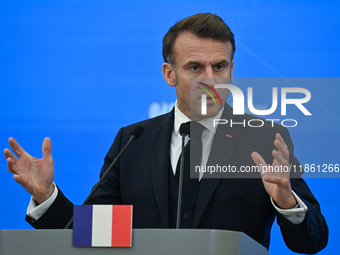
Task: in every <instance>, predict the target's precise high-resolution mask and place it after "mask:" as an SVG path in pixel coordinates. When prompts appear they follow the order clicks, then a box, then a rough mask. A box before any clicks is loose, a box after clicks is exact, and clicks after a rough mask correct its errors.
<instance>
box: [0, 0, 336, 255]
mask: <svg viewBox="0 0 340 255" xmlns="http://www.w3.org/2000/svg"><path fill="white" fill-rule="evenodd" d="M197 12H211V13H216V14H217V15H219V16H221V17H222V18H223V19H224V21H225V22H226V23H227V24H228V25H229V26H230V28H231V29H232V31H233V32H234V34H235V39H236V53H235V58H234V59H235V66H234V77H235V78H339V70H340V63H339V61H340V2H338V1H322V2H321V1H315V0H309V1H305V0H294V1H264V0H253V1H252V0H250V1H249V0H247V1H245V0H243V1H220V2H217V3H213V4H211V3H208V1H201V0H198V1H195V2H192V1H176V0H175V1H171V2H169V1H166V2H160V1H146V0H145V1H121V2H119V1H108V0H107V1H105V0H98V1H94V0H92V1H90V0H88V1H80V0H70V1H66V0H65V1H61V0H60V1H56V0H51V1H45V0H40V1H38V0H37V1H34V0H26V1H17V0H11V1H5V0H1V2H0V88H1V90H0V148H2V149H5V148H6V147H8V142H7V140H8V138H9V137H14V138H15V139H16V140H17V141H18V142H19V143H20V144H21V145H22V147H23V148H24V149H26V151H28V152H29V153H30V154H31V155H33V156H36V157H41V156H42V152H41V146H42V141H43V139H44V137H46V136H48V137H50V138H51V140H52V148H53V151H52V155H53V158H54V161H55V182H56V183H57V184H58V186H59V187H60V188H61V189H62V190H63V192H64V193H65V194H66V195H67V196H68V197H69V199H70V200H71V201H73V202H74V203H75V204H81V203H82V201H83V200H84V199H85V198H86V196H87V195H88V193H89V191H90V190H91V188H92V186H93V185H94V184H95V183H96V181H97V180H98V178H99V170H100V169H101V166H102V163H103V159H104V156H105V154H106V152H107V151H108V149H109V147H110V145H111V144H112V142H113V139H114V137H115V135H116V134H117V132H118V130H119V128H120V127H122V126H124V125H128V124H131V123H134V122H136V121H140V120H143V119H146V118H148V117H149V116H150V114H155V113H156V114H157V111H156V112H155V109H157V108H159V110H158V112H161V111H162V107H163V110H167V109H169V108H171V106H172V105H173V103H174V101H175V91H174V89H173V88H171V87H169V86H168V85H167V84H166V82H165V81H164V79H163V76H162V72H161V66H162V63H163V58H162V39H163V36H164V35H165V33H166V32H167V31H168V29H169V28H170V27H171V26H172V25H174V24H175V23H176V22H177V21H179V20H181V19H183V18H185V17H187V16H190V15H192V14H195V13H197ZM241 80H242V79H240V81H241ZM312 80H314V79H312ZM326 80H328V81H329V79H326ZM318 81H325V80H315V82H311V84H309V85H306V86H304V87H305V88H307V89H308V90H310V91H311V93H312V99H311V101H310V102H308V103H307V104H306V108H307V109H308V110H310V111H311V112H312V114H313V116H310V117H305V116H303V114H302V113H301V112H299V111H294V109H293V110H290V109H289V108H287V116H286V117H285V118H287V119H289V118H294V119H297V120H298V122H299V124H298V126H297V127H295V128H290V129H289V131H290V132H291V136H292V138H293V141H294V144H295V155H296V156H297V157H298V159H299V160H300V162H301V163H302V164H306V163H307V164H312V163H315V164H323V163H325V164H336V163H340V157H339V156H340V153H339V148H338V144H339V141H340V135H339V130H340V117H339V116H340V114H339V110H340V104H339V100H338V96H339V94H340V86H337V85H339V84H337V80H331V81H330V82H328V83H327V82H326V83H325V84H323V83H322V82H321V83H319V82H318ZM234 84H235V85H238V84H237V79H235V83H234ZM254 95H255V98H256V101H255V99H254V101H255V102H254V103H256V104H261V103H263V101H264V100H266V99H271V98H270V96H271V89H268V88H267V89H266V88H265V87H261V88H258V87H255V86H254ZM270 102H271V101H270V100H269V103H267V105H269V106H270V105H271V103H270ZM279 102H280V101H279ZM150 109H153V110H152V111H151V110H150ZM278 109H280V108H278ZM295 110H296V109H295ZM150 111H151V112H150ZM278 111H279V110H278ZM0 163H1V167H0V168H1V171H0V180H1V185H0V194H2V199H1V200H2V202H1V207H0V208H1V209H0V217H1V218H2V221H1V222H0V229H30V228H31V227H30V225H29V224H28V223H26V222H25V220H24V218H25V213H26V208H27V205H28V202H29V199H30V196H29V195H28V194H27V193H26V191H25V190H24V189H23V188H22V187H21V186H19V185H18V184H17V183H16V182H15V181H14V180H13V179H12V175H11V174H9V173H8V171H7V168H6V160H5V157H3V158H2V159H1V160H0ZM307 183H308V184H309V186H310V188H311V189H312V191H313V193H314V195H315V196H316V197H317V199H318V200H319V202H320V203H321V206H322V212H323V214H324V215H325V217H326V219H327V222H328V225H329V229H330V240H329V245H328V247H327V248H326V249H325V250H324V251H322V252H320V254H327V255H330V254H338V248H339V244H338V241H337V240H339V238H340V235H339V232H338V228H339V227H340V222H339V217H338V211H339V209H340V206H339V198H338V192H339V185H340V180H339V179H334V178H333V179H332V178H320V179H307ZM269 252H270V253H271V254H293V253H292V252H290V251H289V250H288V249H287V248H286V247H285V244H284V242H283V240H282V237H281V235H280V232H279V229H278V227H277V226H276V224H275V226H274V228H273V231H272V242H271V247H270V250H269Z"/></svg>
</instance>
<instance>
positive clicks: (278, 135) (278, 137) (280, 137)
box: [275, 133, 288, 149]
mask: <svg viewBox="0 0 340 255" xmlns="http://www.w3.org/2000/svg"><path fill="white" fill-rule="evenodd" d="M275 138H276V139H277V140H279V141H280V142H281V143H282V144H283V145H284V146H285V147H286V148H287V149H288V146H287V144H286V143H285V140H283V138H282V136H281V135H280V134H279V133H276V136H275Z"/></svg>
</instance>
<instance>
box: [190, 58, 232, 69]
mask: <svg viewBox="0 0 340 255" xmlns="http://www.w3.org/2000/svg"><path fill="white" fill-rule="evenodd" d="M221 64H224V65H226V66H229V61H228V60H226V59H222V60H221V61H219V62H217V63H216V64H214V65H213V66H217V65H221ZM190 66H202V63H200V62H198V61H189V62H188V63H186V64H185V65H184V68H188V67H190Z"/></svg>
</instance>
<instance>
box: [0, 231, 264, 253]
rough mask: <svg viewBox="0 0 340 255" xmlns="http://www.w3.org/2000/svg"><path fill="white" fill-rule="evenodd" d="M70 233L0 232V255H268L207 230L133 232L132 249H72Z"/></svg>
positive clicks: (245, 240)
mask: <svg viewBox="0 0 340 255" xmlns="http://www.w3.org/2000/svg"><path fill="white" fill-rule="evenodd" d="M72 234H73V231H72V230H0V255H19V254H20V255H21V254H22V255H44V254H48V255H61V254H62V255H78V254H79V255H90V254H91V255H92V254H96V255H101V254H103V255H104V254H115V255H121V254H122V255H175V254H176V255H203V254H204V255H220V254H221V255H222V254H223V255H249V254H254V255H266V254H267V255H268V252H267V249H266V248H265V247H263V246H262V245H260V244H259V243H257V242H256V241H254V240H253V239H251V238H250V237H249V236H247V235H246V234H244V233H241V232H235V231H226V230H209V229H133V230H132V248H103V247H74V246H72V239H73V236H72Z"/></svg>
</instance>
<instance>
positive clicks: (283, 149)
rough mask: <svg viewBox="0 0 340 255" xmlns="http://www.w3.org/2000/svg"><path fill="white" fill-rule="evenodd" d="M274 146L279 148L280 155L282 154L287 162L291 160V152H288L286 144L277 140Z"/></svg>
mask: <svg viewBox="0 0 340 255" xmlns="http://www.w3.org/2000/svg"><path fill="white" fill-rule="evenodd" d="M274 146H275V147H276V148H277V150H278V153H279V154H281V155H282V157H284V158H285V159H286V160H288V159H289V151H288V149H287V147H286V145H285V144H283V143H282V142H280V141H279V140H275V141H274Z"/></svg>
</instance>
